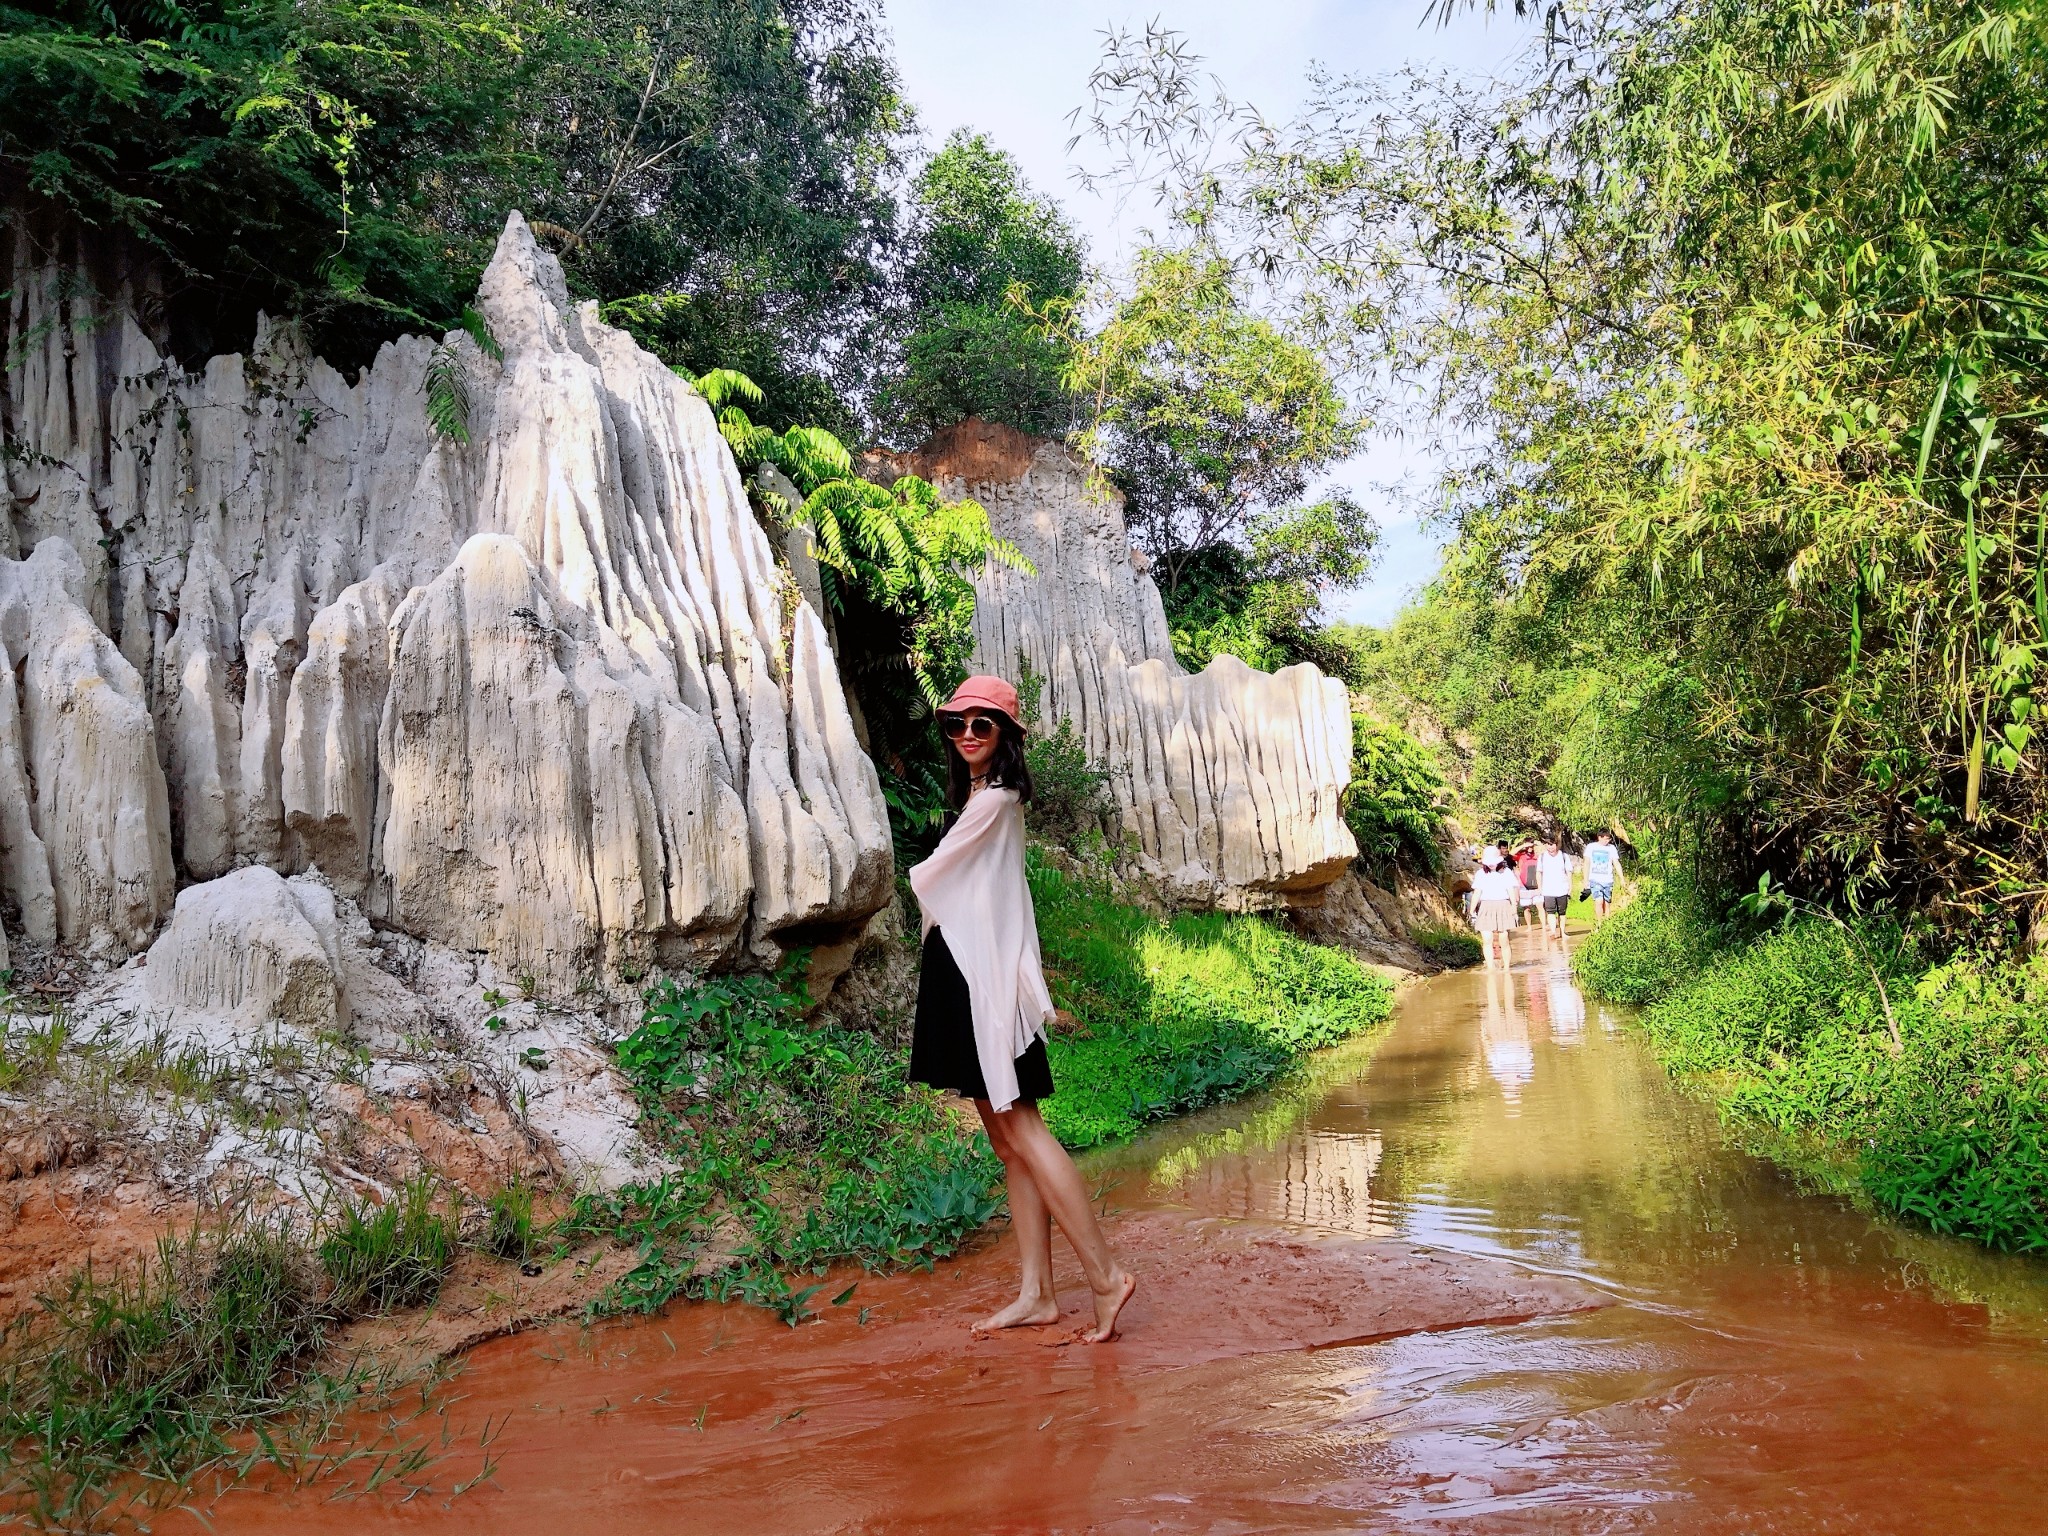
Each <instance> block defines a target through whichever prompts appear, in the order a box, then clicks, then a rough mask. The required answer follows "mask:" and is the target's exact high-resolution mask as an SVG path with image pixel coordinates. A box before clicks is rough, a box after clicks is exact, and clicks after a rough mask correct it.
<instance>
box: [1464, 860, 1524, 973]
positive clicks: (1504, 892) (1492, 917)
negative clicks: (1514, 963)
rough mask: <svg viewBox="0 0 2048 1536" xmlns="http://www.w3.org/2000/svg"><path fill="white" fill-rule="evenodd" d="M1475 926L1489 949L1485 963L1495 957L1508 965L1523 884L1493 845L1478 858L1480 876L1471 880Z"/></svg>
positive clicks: (1512, 867) (1488, 962)
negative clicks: (1509, 945) (1510, 939)
mask: <svg viewBox="0 0 2048 1536" xmlns="http://www.w3.org/2000/svg"><path fill="white" fill-rule="evenodd" d="M1472 895H1473V898H1474V902H1473V909H1472V926H1473V927H1474V928H1476V929H1478V930H1479V942H1480V943H1481V944H1483V945H1484V946H1485V947H1486V962H1487V964H1489V965H1491V964H1492V963H1493V961H1494V960H1495V958H1496V957H1498V958H1499V960H1500V963H1501V964H1502V965H1506V964H1507V962H1508V934H1509V933H1510V932H1511V931H1512V930H1513V929H1514V926H1515V920H1516V918H1517V916H1518V915H1519V913H1518V912H1517V908H1518V906H1519V905H1520V902H1521V895H1522V882H1521V881H1520V880H1518V879H1517V878H1516V877H1515V870H1514V866H1513V865H1511V864H1509V863H1508V862H1507V861H1506V860H1504V859H1503V858H1502V857H1501V852H1500V849H1499V848H1498V847H1497V846H1495V845H1494V844H1492V843H1488V844H1487V845H1486V848H1485V851H1484V852H1482V853H1481V854H1480V855H1479V873H1478V874H1476V875H1474V876H1473V877H1472Z"/></svg>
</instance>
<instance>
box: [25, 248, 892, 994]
mask: <svg viewBox="0 0 2048 1536" xmlns="http://www.w3.org/2000/svg"><path fill="white" fill-rule="evenodd" d="M10 243H11V258H12V271H11V273H10V277H11V280H12V281H11V293H10V297H9V301H8V309H7V323H6V327H5V331H6V336H5V342H6V345H7V347H8V349H9V350H8V354H7V355H8V356H9V358H10V359H13V360H15V362H14V366H12V367H10V369H9V370H8V374H7V381H6V389H5V398H4V402H0V403H4V412H0V428H4V434H5V447H6V455H5V474H6V489H7V492H8V494H9V497H10V509H11V515H10V516H9V517H8V518H7V519H6V520H5V522H4V524H0V556H15V557H18V558H13V559H6V560H4V561H0V646H4V647H5V649H6V653H7V657H8V659H9V663H10V666H11V667H13V668H15V669H17V671H16V675H17V676H18V678H19V684H18V689H17V690H16V692H17V694H18V696H16V697H11V698H9V699H8V700H7V701H6V703H5V704H4V705H0V895H4V897H5V900H6V904H7V905H8V906H10V907H12V908H15V909H18V910H19V913H20V918H19V921H20V923H21V924H22V926H23V927H24V928H25V929H26V930H27V931H28V932H29V933H30V935H31V936H39V937H43V938H45V939H47V938H49V937H54V938H56V939H59V940H62V941H64V942H67V943H73V944H79V945H90V946H96V947H97V948H99V949H101V950H102V951H106V952H109V953H111V954H114V955H119V954H123V953H130V952H133V951H135V950H138V949H140V948H142V947H143V946H145V945H147V944H148V943H149V942H150V941H151V939H152V938H153V936H154V934H155V932H156V930H157V927H158V925H159V924H160V923H161V922H162V921H163V920H164V919H165V918H166V917H167V916H168V915H169V913H170V907H171V900H172V895H173V892H174V889H175V886H176V885H177V884H179V883H190V882H194V881H204V880H211V879H215V878H217V877H220V876H222V875H224V874H226V873H227V872H228V871H230V870H233V869H235V868H238V867H241V866H247V865H252V864H253V865H263V866H267V867H269V868H272V869H275V870H278V871H280V872H283V873H287V874H289V873H293V872H296V871H298V870H301V869H307V868H318V869H320V870H321V871H322V872H323V873H324V874H325V875H326V876H327V877H328V878H329V879H331V880H332V881H333V882H334V884H335V886H336V888H337V889H339V890H340V891H342V892H344V893H346V894H348V895H350V896H352V897H357V898H360V900H361V902H362V905H363V907H364V909H365V910H366V911H367V912H369V913H370V914H371V915H372V916H373V917H374V918H375V919H376V920H378V921H380V922H383V923H387V924H389V925H391V926H392V927H395V928H397V929H400V930H402V931H404V932H407V933H411V934H414V935H416V936H419V937H422V938H429V939H434V940H437V941H442V942H446V943H448V944H451V945H454V946H457V947H460V948H463V949H468V950H476V951H482V952H484V953H487V954H489V955H490V956H491V957H492V958H493V960H494V961H495V962H497V963H499V964H501V965H503V966H504V967H506V968H507V969H508V970H509V971H511V972H512V973H515V974H524V975H532V976H535V977H537V978H539V979H540V980H541V981H542V982H543V983H544V984H546V985H548V986H550V987H557V988H562V989H566V988H569V987H572V986H575V985H577V984H587V983H588V982H590V981H592V980H593V979H595V980H598V981H600V982H602V981H604V980H606V979H607V978H608V977H610V976H611V975H612V973H614V972H615V971H616V969H617V967H618V966H619V964H620V963H621V962H625V961H631V962H633V963H635V964H637V965H641V966H646V965H657V964H666V965H679V964H703V963H706V962H711V961H716V960H721V959H725V958H728V957H731V956H733V955H734V954H736V953H737V952H738V951H740V950H741V949H742V948H744V947H746V946H754V947H757V948H761V952H762V953H763V954H766V953H768V952H769V950H768V949H767V948H762V947H763V946H767V945H768V944H769V941H771V940H772V939H773V938H774V936H775V935H776V934H778V933H780V932H783V931H785V930H789V929H797V928H800V929H802V930H803V933H804V936H805V938H806V939H807V940H811V939H816V938H817V937H818V936H820V935H824V936H827V937H829V936H831V934H832V933H833V932H834V930H835V929H844V930H845V931H846V933H847V934H849V935H850V934H852V933H853V932H856V931H857V930H858V926H859V924H860V922H861V920H862V919H864V918H865V917H866V916H867V915H868V914H869V913H871V912H872V911H874V910H875V909H876V908H877V907H878V906H879V905H881V903H882V902H883V901H884V900H885V899H886V897H887V895H888V891H889V882H890V854H889V837H888V829H887V822H886V814H885V811H884V807H883V803H882V798H881V794H880V790H879V786H878V783H877V780H876V777H875V772H874V769H873V767H872V765H871V764H870V763H869V762H868V760H867V759H866V757H865V756H864V754H862V753H861V752H860V751H859V748H858V745H857V743H856V741H855V739H854V735H853V730H852V726H851V723H850V720H849V718H848V714H847V708H846V704H845V700H844V697H843V695H842V693H841V691H840V688H839V682H838V678H837V675H836V673H835V672H834V670H833V669H832V667H831V666H830V664H829V653H828V652H827V650H826V647H825V645H824V641H823V633H822V630H821V628H820V625H819V622H818V618H817V615H816V614H815V613H814V612H812V611H811V610H810V609H809V608H807V607H805V606H803V605H801V604H799V605H797V606H796V607H795V609H794V611H787V610H786V607H785V597H784V593H785V591H786V590H787V586H786V583H785V582H784V581H782V580H781V578H780V574H779V572H778V569H777V567H776V564H775V561H774V557H773V554H772V552H771V549H770V546H769V543H768V541H767V539H766V538H765V537H764V535H763V534H762V532H761V529H760V527H759V526H758V524H757V522H756V521H755V519H754V517H753V516H752V513H751V511H750V509H749V507H748V505H747V502H746V497H745V494H744V491H743V489H742V487H741V484H740V481H739V477H738V475H737V472H736V470H735V468H734V465H733V463H732V459H731V456H730V454H729V453H728V452H727V450H726V448H725V445H724V442H723V441H722V440H721V439H720V437H719V435H718V431H717V427H716V424H715V422H714V420H713V418H712V414H711V412H710V410H709V408H708V407H707V406H706V405H705V404H704V402H703V401H702V400H700V399H699V398H697V397H696V396H695V394H694V393H693V392H692V391H691V390H690V389H689V387H688V386H687V385H686V384H685V383H684V382H683V381H682V380H680V379H679V378H677V377H676V376H675V375H674V374H673V373H671V372H670V371H669V370H668V369H667V368H665V367H664V366H662V364H661V363H660V362H659V361H657V360H656V359H655V358H654V357H652V356H651V355H649V354H647V353H645V352H643V351H641V350H640V349H639V348H637V347H636V346H635V345H634V344H633V343H632V342H631V341H630V339H628V338H627V337H626V336H624V335H623V334H622V333H620V332H617V331H615V330H613V329H611V328H610V327H608V326H606V325H604V324H603V323H602V322H601V321H599V319H598V318H597V315H596V311H595V308H594V307H593V306H590V305H583V306H580V307H577V306H572V305H571V304H570V303H569V301H568V297H567V293H566V290H565V289H564V287H563V284H562V279H561V272H560V269H559V267H558V266H557V265H556V263H555V262H554V260H553V258H552V257H550V256H548V255H546V254H545V253H544V252H542V251H540V250H539V249H538V248H537V247H536V246H535V244H534V241H533V238H532V236H531V234H530V233H529V231H528V230H527V227H526V225H525V223H524V222H523V221H522V220H521V219H519V218H518V217H517V216H516V215H515V216H514V217H513V218H512V219H511V220H510V222H509V223H508V225H507V227H506V231H505V234H504V237H503V239H502V240H501V242H500V244H499V249H498V253H497V256H496V258H495V260H494V261H493V262H492V263H491V266H490V268H489V270H488V271H487V272H486V274H485V277H484V280H483V284H482V287H481V290H480V292H479V294H478V299H477V307H478V309H479V311H480V312H481V313H482V314H483V315H484V317H485V319H486V321H487V323H488V325H489V328H490V330H491V332H492V334H493V337H494V339H495V341H496V342H497V344H498V347H499V348H500V349H501V350H502V356H501V357H500V356H492V355H488V354H487V353H486V352H485V351H484V350H483V349H481V348H479V347H478V345H477V344H476V342H475V341H473V340H472V339H471V338H470V337H469V336H468V335H467V334H465V333H462V332H456V333H453V334H452V335H451V336H450V337H449V338H448V339H447V340H445V341H444V342H442V343H440V344H439V345H440V346H442V347H443V348H445V349H446V353H447V355H452V356H453V357H454V358H456V359H457V360H458V361H459V363H460V366H461V370H462V375H463V377H464V378H465V379H466V381H467V382H466V390H465V391H464V393H465V394H466V397H467V423H468V424H467V432H468V439H467V441H466V442H462V441H455V440H451V439H448V438H443V437H438V436H436V435H435V433H434V432H433V431H432V430H431V429H430V427H429V424H428V419H427V413H426V410H425V405H426V401H425V396H424V392H423V386H424V380H425V376H426V371H427V366H428V363H429V361H430V359H431V358H432V357H433V356H434V354H435V349H436V343H434V342H432V341H429V340H426V339H423V338H417V337H408V338H405V339H403V340H401V341H398V342H394V343H391V344H390V345H388V346H386V347H384V348H383V349H382V350H381V351H380V353H379V354H378V356H377V358H376V360H375V362H374V363H373V364H372V365H371V366H370V367H369V368H368V369H366V370H365V371H364V372H363V374H362V375H361V377H359V378H358V379H357V380H355V381H354V382H353V383H351V382H349V381H347V380H345V379H344V378H343V377H342V376H341V375H340V374H339V373H337V372H336V371H335V370H334V369H332V368H330V367H328V366H327V365H326V364H325V363H323V362H321V361H320V360H319V359H317V358H313V357H310V356H308V355H306V354H305V352H304V350H303V349H302V348H301V347H300V346H299V345H298V344H297V343H296V341H295V339H294V333H293V332H292V331H291V330H290V328H288V327H284V326H266V327H265V328H264V329H263V331H262V334H260V335H259V337H258V338H257V342H256V345H255V346H254V348H253V349H252V350H251V352H250V353H249V354H248V355H247V356H227V357H215V358H213V359H212V360H211V361H209V362H208V363H207V364H206V365H205V366H204V367H203V368H201V369H199V370H198V371H196V372H187V371H185V370H184V369H182V368H181V367H179V365H178V364H177V363H176V362H175V361H172V360H170V359H167V358H165V357H164V356H163V355H162V354H161V353H160V352H159V351H158V349H157V348H156V347H155V346H154V345H152V343H151V341H150V340H149V338H148V337H147V336H146V335H145V334H144V331H143V329H142V327H141V325H140V324H138V322H137V320H136V318H135V316H134V313H133V312H132V311H133V309H134V307H135V306H134V305H133V304H132V303H131V302H130V296H129V295H127V294H125V293H122V292H115V293H110V294H104V295H95V294H93V293H92V291H91V289H90V286H89V285H88V284H85V283H83V282H81V281H80V280H79V278H78V274H77V272H76V271H75V270H73V269H72V268H71V267H69V266H67V265H66V264H65V263H64V262H63V261H60V260H56V259H53V258H52V256H51V253H49V252H46V251H42V250H39V249H37V248H36V246H35V244H34V242H33V241H32V240H31V239H30V238H28V237H27V236H26V235H24V234H23V233H21V231H20V230H19V229H17V230H16V232H15V234H14V236H13V238H12V240H11V242H10ZM20 557H25V558H20ZM10 775H12V778H11V779H10V777H9V776H10ZM16 785H19V786H20V788H19V789H16V788H15V786H16ZM38 844H40V851H38V847H37V845H38Z"/></svg>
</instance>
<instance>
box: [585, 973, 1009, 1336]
mask: <svg viewBox="0 0 2048 1536" xmlns="http://www.w3.org/2000/svg"><path fill="white" fill-rule="evenodd" d="M791 974H793V973H791ZM802 1006H803V1000H802V998H801V996H800V995H799V994H798V992H797V991H796V990H795V988H794V986H793V984H790V983H788V982H785V981H778V980H776V979H774V978H769V977H763V976H726V977H714V978H711V979H710V980H708V981H706V982H704V983H703V984H701V985H698V986H694V987H679V986H676V985H674V984H672V983H664V984H663V985H662V986H661V987H658V988H656V989H655V990H654V991H652V992H650V993H649V994H648V1000H647V1006H646V1009H645V1012H644V1013H643V1015H642V1019H641V1023H640V1026H639V1028H638V1029H636V1030H635V1031H634V1033H633V1034H632V1035H631V1036H629V1037H628V1038H627V1039H626V1040H625V1041H624V1042H623V1043H622V1044H621V1045H620V1048H619V1065H620V1067H621V1069H622V1070H623V1071H624V1072H625V1073H626V1075H627V1076H628V1077H629V1078H630V1079H631V1080H632V1082H633V1083H634V1085H635V1087H636V1088H637V1089H638V1090H639V1093H640V1096H641V1101H642V1106H643V1110H644V1115H643V1120H642V1130H643V1131H644V1132H645V1133H646V1134H647V1135H648V1136H649V1137H650V1138H651V1139H652V1140H653V1141H654V1142H655V1144H656V1145H658V1146H660V1147H661V1148H662V1149H663V1150H664V1151H665V1152H666V1153H668V1154H669V1156H670V1158H671V1159H672V1161H673V1162H674V1163H675V1164H676V1167H677V1170H678V1171H677V1172H674V1173H671V1174H668V1175H666V1176H664V1177H662V1178H659V1179H656V1180H652V1181H649V1182H646V1183H643V1184H636V1185H632V1186H629V1187H627V1188H625V1189H621V1190H617V1191H613V1192H609V1193H604V1194H594V1195H587V1196H585V1197H583V1198H582V1199H581V1200H579V1201H578V1203H577V1206H576V1208H575V1210H574V1211H573V1212H572V1213H571V1215H570V1217H569V1219H568V1221H567V1223H566V1224H565V1226H564V1228H563V1235H564V1236H565V1237H567V1238H571V1239H573V1238H574V1237H576V1236H580V1235H584V1234H605V1235H610V1236H613V1237H616V1238H619V1239H621V1240H624V1241H626V1242H629V1243H632V1244H633V1245H635V1246H636V1247H637V1248H638V1249H639V1251H640V1262H639V1263H638V1264H637V1265H636V1266H635V1267H634V1269H633V1270H632V1271H631V1272H630V1273H629V1274H627V1275H626V1276H625V1277H624V1278H623V1279H622V1280H620V1281H619V1282H618V1283H617V1284H616V1285H614V1286H613V1287H612V1289H611V1290H610V1291H609V1292H608V1293H607V1294H606V1296H605V1297H604V1298H603V1300H602V1306H603V1307H604V1308H606V1309H612V1310H629V1311H650V1310H653V1309H654V1308H657V1307H659V1306H661V1305H662V1304H663V1303H665V1302H667V1301H668V1300H669V1299H670V1298H671V1297H674V1296H677V1295H689V1296H700V1297H710V1298H714V1299H719V1300H724V1299H729V1298H739V1299H743V1300H748V1301H753V1302H757V1303H759V1304H761V1305H764V1306H768V1307H772V1308H773V1309H775V1310H776V1311H777V1312H778V1313H779V1314H780V1315H782V1316H783V1317H784V1318H785V1319H786V1320H788V1321H790V1322H792V1323H795V1322H798V1321H800V1320H801V1319H802V1318H803V1317H804V1316H805V1315H806V1314H807V1312H808V1308H809V1302H810V1298H811V1297H812V1295H813V1294H815V1291H816V1289H817V1288H816V1287H796V1286H793V1285H792V1284H790V1283H789V1282H788V1281H786V1280H785V1279H784V1275H785V1274H786V1273H787V1272H789V1271H796V1270H808V1271H812V1272H822V1271H823V1270H825V1269H826V1268H827V1267H828V1266H830V1265H832V1264H835V1263H841V1262H854V1263H858V1264H861V1265H863V1266H865V1267H867V1268H869V1269H877V1270H879V1269H886V1268H891V1267H895V1266H901V1265H916V1266H926V1267H928V1266H930V1265H931V1264H932V1263H934V1262H936V1261H937V1260H938V1259H941V1258H944V1257H946V1256H947V1255H949V1254H951V1253H953V1252H955V1251H957V1249H958V1248H959V1246H960V1244H961V1243H962V1242H964V1241H965V1240H966V1238H967V1236H968V1235H969V1234H970V1233H972V1232H974V1231H975V1230H977V1229H978V1228H980V1227H981V1226H982V1225H983V1224H985V1223H986V1222H987V1221H989V1220H990V1219H991V1218H992V1217H993V1216H995V1215H996V1214H997V1212H999V1211H1000V1210H1001V1209H1002V1205H1001V1201H1000V1198H999V1196H998V1189H999V1184H1000V1178H1001V1165H1000V1164H999V1163H998V1162H997V1161H996V1158H995V1154H994V1153H993V1152H992V1151H990V1149H989V1145H988V1142H987V1139H986V1138H985V1137H983V1136H981V1135H980V1134H978V1133H969V1132H968V1131H967V1130H965V1129H963V1128H962V1126H961V1124H960V1122H959V1121H958V1120H957V1119H956V1118H955V1117H954V1115H953V1114H952V1113H950V1112H949V1111H948V1109H947V1108H946V1105H945V1102H944V1099H943V1096H941V1095H940V1094H938V1093H935V1092H933V1091H932V1090H930V1089H928V1088H923V1087H920V1086H918V1085H916V1084H913V1083H911V1082H909V1081H908V1080H907V1078H906V1068H907V1066H908V1052H906V1051H904V1050H901V1049H898V1048H896V1047H894V1046H891V1045H888V1044H886V1043H884V1042H883V1041H881V1040H880V1039H878V1038H877V1037H875V1036H874V1035H871V1034H867V1033H865V1032H862V1031H859V1030H853V1029H847V1028H844V1027H841V1026H837V1025H829V1026H825V1027H822V1028H815V1029H813V1028H809V1027H806V1026H805V1025H804V1024H803V1022H802V1020H801V1013H802ZM735 1223H737V1224H738V1226H739V1228H740V1229H741V1232H742V1234H743V1236H742V1238H741V1240H740V1242H739V1243H738V1245H737V1249H736V1251H735V1250H733V1249H731V1248H728V1249H725V1250H724V1251H725V1254H726V1256H727V1258H728V1259H729V1262H724V1263H719V1264H716V1265H715V1266H712V1265H704V1264H700V1262H699V1261H700V1260H702V1259H703V1258H704V1257H705V1256H706V1255H707V1254H708V1253H711V1252H712V1248H713V1244H714V1242H715V1241H716V1240H717V1236H718V1233H719V1232H720V1230H721V1224H722V1226H723V1228H724V1230H725V1231H726V1232H728V1233H730V1230H731V1228H732V1227H733V1225H734V1224H735Z"/></svg>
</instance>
